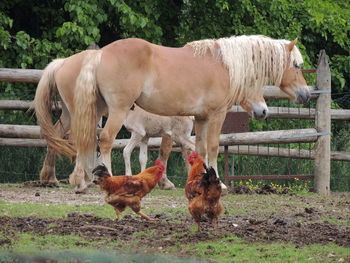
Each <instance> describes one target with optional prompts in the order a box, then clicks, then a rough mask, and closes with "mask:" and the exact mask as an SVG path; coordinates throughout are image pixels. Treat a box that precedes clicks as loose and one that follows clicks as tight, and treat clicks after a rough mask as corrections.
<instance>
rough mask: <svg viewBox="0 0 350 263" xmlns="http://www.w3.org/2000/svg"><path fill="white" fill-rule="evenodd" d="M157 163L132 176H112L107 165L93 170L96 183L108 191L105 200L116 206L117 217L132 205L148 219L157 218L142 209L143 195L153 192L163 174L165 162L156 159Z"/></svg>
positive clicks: (139, 213) (132, 207)
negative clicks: (151, 216)
mask: <svg viewBox="0 0 350 263" xmlns="http://www.w3.org/2000/svg"><path fill="white" fill-rule="evenodd" d="M155 164H156V166H152V167H149V168H147V169H146V170H144V171H143V172H141V173H139V174H137V175H132V176H112V175H110V174H109V172H108V169H107V167H106V166H105V165H99V166H97V167H96V168H95V169H94V170H93V174H94V176H95V179H94V183H95V184H97V185H99V186H100V187H101V189H102V190H104V191H106V192H107V195H106V197H105V201H106V203H108V204H110V205H111V206H113V207H114V210H115V213H116V215H117V219H119V216H120V214H121V213H122V212H123V211H124V210H125V208H126V207H130V208H131V209H132V210H133V211H134V212H135V213H136V214H138V215H140V216H142V217H144V218H146V219H147V220H150V221H153V220H156V219H152V218H150V217H149V216H147V215H146V214H144V213H142V212H141V211H140V210H141V199H142V197H144V196H145V195H147V194H148V193H149V192H151V191H152V189H153V188H154V187H155V186H156V184H157V183H158V181H159V180H160V179H161V178H162V176H163V172H164V164H163V162H162V161H160V160H156V161H155Z"/></svg>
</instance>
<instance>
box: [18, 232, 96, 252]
mask: <svg viewBox="0 0 350 263" xmlns="http://www.w3.org/2000/svg"><path fill="white" fill-rule="evenodd" d="M13 241H14V243H13V244H12V246H11V247H12V250H13V251H21V252H28V251H34V250H36V249H38V248H40V249H44V250H45V249H68V248H74V247H90V246H91V247H92V245H93V244H92V243H91V242H88V241H87V240H85V239H83V238H81V237H79V236H76V235H45V236H40V235H35V234H29V233H24V234H17V235H16V237H15V238H14V239H13Z"/></svg>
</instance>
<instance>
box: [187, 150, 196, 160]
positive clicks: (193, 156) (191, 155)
mask: <svg viewBox="0 0 350 263" xmlns="http://www.w3.org/2000/svg"><path fill="white" fill-rule="evenodd" d="M197 157H198V152H193V153H190V154H189V155H188V156H187V160H188V161H190V160H192V159H193V158H197Z"/></svg>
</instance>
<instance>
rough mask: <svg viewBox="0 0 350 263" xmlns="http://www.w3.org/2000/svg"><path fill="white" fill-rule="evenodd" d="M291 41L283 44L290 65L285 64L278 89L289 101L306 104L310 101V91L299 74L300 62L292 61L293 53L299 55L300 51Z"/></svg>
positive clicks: (300, 73) (294, 41)
mask: <svg viewBox="0 0 350 263" xmlns="http://www.w3.org/2000/svg"><path fill="white" fill-rule="evenodd" d="M296 42H297V41H296V40H293V41H291V42H290V43H288V44H285V48H286V50H287V52H289V59H290V62H291V63H288V64H287V67H286V68H285V70H284V72H283V76H282V80H281V84H280V89H281V90H282V91H284V92H285V93H286V94H288V96H289V97H290V99H292V100H294V101H295V103H297V104H302V103H305V102H308V100H309V99H310V91H309V89H308V87H307V84H306V81H305V79H304V76H303V74H302V72H301V68H300V66H301V65H300V64H299V63H300V62H298V61H297V59H294V56H293V53H294V54H295V53H296V54H297V55H299V56H300V57H301V55H300V51H299V50H298V49H297V48H296V46H295V43H296Z"/></svg>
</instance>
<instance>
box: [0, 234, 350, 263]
mask: <svg viewBox="0 0 350 263" xmlns="http://www.w3.org/2000/svg"><path fill="white" fill-rule="evenodd" d="M174 234H175V233H174ZM178 234H179V233H178ZM134 236H135V238H140V237H144V238H147V237H151V234H150V233H146V232H138V233H134ZM0 237H3V236H2V235H1V234H0ZM135 245H137V244H136V243H134V244H124V245H123V246H122V247H121V244H119V243H118V242H115V241H113V242H103V241H98V242H91V241H86V240H85V239H84V238H81V237H78V236H75V235H65V236H60V235H46V236H40V235H35V234H22V233H17V234H16V235H15V238H13V239H12V244H11V249H10V251H11V252H14V253H18V254H24V255H31V254H33V253H37V251H63V250H68V249H69V250H71V251H72V250H73V251H80V253H81V254H82V253H83V252H84V253H86V252H87V253H90V254H94V253H96V250H95V249H96V248H103V249H102V250H103V251H110V252H109V253H111V251H112V250H116V249H120V250H122V251H123V253H132V249H133V248H135ZM138 251H144V252H154V251H152V250H149V251H147V248H146V247H142V244H141V245H139V246H138ZM162 253H163V254H164V255H168V254H173V255H177V254H179V253H182V254H183V253H185V254H187V255H191V256H192V257H195V258H203V259H211V260H215V261H217V262H223V263H225V262H237V263H238V262H301V263H302V262H347V260H349V259H350V252H349V248H345V247H340V246H336V245H333V244H327V245H319V244H317V245H309V246H303V247H297V246H295V245H294V244H289V243H272V244H260V243H255V244H254V245H252V244H247V243H246V242H244V241H243V240H242V239H240V238H237V237H233V236H232V237H226V238H222V239H220V240H217V241H211V242H200V243H197V244H188V245H184V244H176V245H175V246H174V247H170V248H168V249H167V250H166V251H163V252H162ZM109 255H110V254H109ZM95 256H96V255H95ZM0 259H1V253H0ZM80 259H82V257H80ZM82 262H84V261H82ZM88 262H90V261H88ZM92 262H95V261H92ZM126 262H127V261H126ZM151 262H153V261H151Z"/></svg>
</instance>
